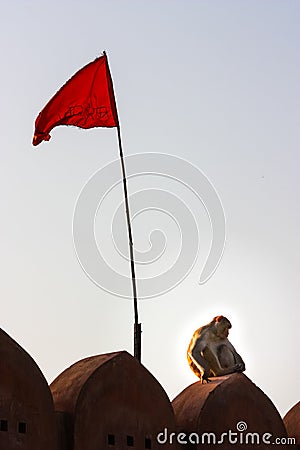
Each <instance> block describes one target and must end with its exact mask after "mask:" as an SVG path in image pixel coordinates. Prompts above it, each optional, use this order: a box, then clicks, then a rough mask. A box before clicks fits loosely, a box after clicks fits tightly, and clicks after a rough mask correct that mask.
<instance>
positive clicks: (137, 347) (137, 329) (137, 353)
mask: <svg viewBox="0 0 300 450" xmlns="http://www.w3.org/2000/svg"><path fill="white" fill-rule="evenodd" d="M117 131H118V143H119V151H120V159H121V167H122V176H123V188H124V197H125V210H126V219H127V229H128V240H129V255H130V267H131V280H132V293H133V306H134V357H135V358H137V360H138V361H139V362H141V347H142V327H141V324H140V323H139V316H138V301H137V287H136V278H135V264H134V249H133V239H132V230H131V221H130V211H129V201H128V190H127V179H126V171H125V162H124V157H123V149H122V139H121V130H120V125H118V126H117Z"/></svg>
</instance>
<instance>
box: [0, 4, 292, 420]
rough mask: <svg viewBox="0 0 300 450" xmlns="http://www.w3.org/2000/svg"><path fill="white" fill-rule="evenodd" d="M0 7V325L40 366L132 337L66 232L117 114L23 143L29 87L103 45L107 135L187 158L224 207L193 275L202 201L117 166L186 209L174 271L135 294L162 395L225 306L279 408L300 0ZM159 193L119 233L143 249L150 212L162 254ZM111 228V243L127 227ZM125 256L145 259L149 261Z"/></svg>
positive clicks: (287, 354)
mask: <svg viewBox="0 0 300 450" xmlns="http://www.w3.org/2000/svg"><path fill="white" fill-rule="evenodd" d="M0 18H1V19H0V20H1V27H0V33H1V43H2V52H1V54H2V70H1V75H0V77H1V86H2V101H1V107H0V108H1V109H0V114H1V116H0V120H1V128H2V133H1V167H2V173H1V178H0V183H1V192H2V220H1V248H2V258H1V272H2V283H1V296H0V298H1V323H0V326H1V327H2V328H3V329H4V330H5V331H6V332H7V333H9V334H10V335H11V336H12V337H13V338H14V339H15V340H17V342H18V343H19V344H20V345H21V346H23V347H24V348H25V349H26V350H27V351H28V352H29V353H30V355H31V356H32V357H33V358H34V359H35V361H36V362H37V364H38V365H39V367H40V368H41V370H42V372H43V373H44V375H45V377H46V378H47V380H48V382H49V383H50V382H51V381H52V380H53V379H54V378H55V377H56V376H57V375H58V374H59V373H60V372H61V371H62V370H64V369H65V368H66V367H68V366H69V365H70V364H72V363H73V362H75V361H77V360H79V359H81V358H84V357H86V356H89V355H93V354H99V353H106V352H111V351H117V350H123V349H125V350H127V351H129V352H132V346H133V343H132V328H133V310H132V303H131V302H130V300H128V299H123V298H120V297H118V296H116V295H113V294H109V293H107V292H105V291H103V290H102V289H100V288H99V287H98V286H97V285H96V284H95V283H93V282H92V281H91V280H90V279H89V278H88V277H87V275H86V274H85V272H84V271H83V270H82V268H81V266H80V264H79V262H78V259H77V257H76V252H75V249H74V245H73V236H72V220H73V212H74V208H75V204H76V200H77V198H78V196H79V194H80V192H81V190H82V188H83V187H84V185H85V183H86V182H87V181H88V180H89V179H90V177H91V176H92V175H93V174H94V173H95V172H96V171H97V170H99V169H101V168H103V167H104V166H106V165H107V164H109V163H111V162H112V161H114V160H116V159H117V158H118V147H117V138H116V132H115V130H114V129H110V130H106V129H94V130H85V131H84V130H80V129H76V128H70V127H69V128H67V127H58V128H56V129H54V130H53V131H52V133H51V135H52V139H51V141H50V142H48V143H42V144H41V145H40V146H39V147H37V148H33V147H32V145H31V140H32V135H33V129H34V120H35V118H36V116H37V115H38V113H39V111H40V110H41V109H42V108H43V107H44V105H45V104H46V102H47V101H48V100H49V99H50V97H52V95H53V94H54V93H55V92H56V91H57V90H58V89H59V88H60V87H61V86H62V85H63V84H64V83H65V81H66V80H67V79H68V78H70V77H71V75H73V74H74V73H75V72H76V71H77V70H78V69H79V68H81V67H82V66H83V65H85V64H87V63H88V62H90V61H92V60H93V59H94V58H96V57H97V56H99V55H100V54H101V52H102V50H106V52H107V54H108V57H109V63H110V69H111V74H112V78H113V80H114V88H115V95H116V100H117V104H118V111H119V118H120V122H121V128H122V135H123V145H124V153H125V154H126V155H134V154H139V155H140V154H143V153H148V152H155V153H165V154H168V155H172V156H176V157H179V158H182V159H184V160H185V161H187V162H189V163H191V164H193V165H194V166H196V167H198V169H199V170H200V171H201V172H202V173H203V174H204V175H205V176H206V177H207V178H208V180H209V181H210V183H211V184H212V185H213V186H214V188H215V190H216V191H217V193H218V196H219V198H220V200H221V202H222V205H223V208H224V212H225V216H226V236H227V238H226V245H225V250H224V255H223V258H222V260H221V263H220V265H219V267H218V268H217V270H216V272H215V273H214V274H213V276H212V277H211V278H210V280H209V281H208V282H207V283H205V284H203V285H199V283H198V280H199V276H200V272H201V269H202V268H203V265H204V263H205V259H206V257H207V252H208V250H209V245H210V241H211V230H210V227H209V221H208V218H207V216H206V214H205V210H204V208H203V206H201V204H199V202H198V203H197V201H195V199H194V198H191V195H190V193H189V194H187V198H185V193H184V192H183V190H181V188H180V189H178V188H177V187H175V186H173V184H172V182H173V181H174V180H169V179H167V178H163V177H161V178H160V179H158V180H157V179H156V180H154V178H155V176H154V175H153V176H152V179H150V180H149V179H148V178H147V177H146V176H145V177H138V180H131V182H130V183H129V192H130V193H131V194H132V193H133V192H134V190H135V189H137V190H144V189H146V188H149V186H151V183H152V182H154V184H155V186H156V188H158V189H162V190H167V191H168V192H173V193H174V195H177V197H179V198H180V199H181V201H182V202H183V203H184V204H187V205H189V206H188V208H189V209H191V210H193V209H195V211H193V213H194V215H195V219H196V221H197V226H198V229H199V232H200V241H199V242H200V248H199V255H198V258H197V260H196V262H195V264H194V266H193V267H192V268H191V271H190V273H189V274H188V275H187V277H186V278H185V279H184V280H183V281H182V282H181V283H179V284H178V285H177V286H176V287H174V289H172V290H170V291H169V292H167V293H165V294H162V295H159V296H158V297H156V298H154V299H146V300H142V301H141V302H140V308H139V312H140V319H141V322H142V328H143V335H142V339H143V348H142V360H143V363H144V365H145V366H146V367H147V368H148V369H149V370H150V371H151V372H152V373H153V375H154V376H155V377H156V378H157V379H158V380H159V381H160V383H161V384H162V385H163V387H164V389H165V390H166V392H167V394H168V395H169V397H170V399H171V400H172V399H173V398H174V397H175V396H176V395H177V394H178V393H179V392H181V391H182V390H183V389H184V388H185V387H187V386H188V385H189V384H191V383H192V382H194V381H197V379H196V378H195V377H194V375H193V373H192V372H191V371H190V369H189V367H188V365H187V363H186V357H185V352H186V348H187V345H188V343H189V340H190V337H191V335H192V333H193V331H194V330H195V329H196V328H198V327H199V326H201V325H204V324H206V323H207V322H209V321H210V320H211V319H212V318H213V317H214V316H215V315H218V314H223V315H226V316H227V317H228V318H229V319H230V320H231V321H232V325H233V328H232V330H231V332H230V339H231V341H232V343H233V345H234V346H235V348H236V349H237V351H238V352H239V353H240V354H241V355H242V357H243V359H244V360H245V363H246V372H245V373H246V375H247V376H248V377H249V378H250V379H251V380H252V381H253V382H254V383H255V384H256V385H257V386H259V387H260V388H261V389H262V390H263V391H264V392H265V393H266V394H267V395H268V396H269V397H270V398H271V400H272V401H273V402H274V404H275V405H276V407H277V408H278V410H279V411H280V413H281V414H282V415H284V414H285V413H286V412H287V411H288V410H289V409H290V408H291V407H292V406H293V405H294V404H295V403H297V402H298V401H299V384H298V383H297V381H298V380H299V378H300V373H299V372H300V368H299V357H298V343H299V319H298V317H299V289H300V281H299V263H300V261H299V260H300V257H299V255H300V238H299V222H300V207H299V190H300V189H299V187H300V185H299V174H298V172H299V159H300V158H299V143H300V142H299V117H300V102H299V97H300V96H299V78H300V61H299V54H300V27H299V19H300V3H299V2H297V1H292V0H281V1H278V0H264V1H261V0H251V1H242V0H235V1H233V0H226V1H224V0H222V1H221V0H220V1H211V0H208V1H201V0H199V1H192V0H189V1H176V0H175V1H167V0H166V1H162V0H161V1H133V0H130V1H129V0H122V1H121V0H120V1H110V2H108V1H102V0H97V1H91V0H87V1H85V2H81V1H77V0H72V2H71V1H66V0H60V1H57V0H52V1H51V2H49V1H21V0H19V1H10V2H4V1H1V4H0ZM145 161H146V159H145ZM141 171H147V167H145V168H144V167H141ZM183 175H184V174H183ZM150 178H151V177H150ZM113 201H114V202H115V203H114V204H113ZM121 201H122V192H121V190H119V191H117V192H116V193H115V195H114V196H113V199H112V201H109V202H108V203H109V207H108V211H107V213H106V214H103V213H102V214H99V216H98V217H97V221H96V222H97V224H98V232H99V235H100V237H99V239H100V241H101V236H102V231H103V230H104V229H105V227H106V229H107V230H110V227H111V223H112V217H111V215H110V214H114V211H115V210H116V209H117V208H118V207H119V205H120V202H121ZM189 202H190V203H189ZM112 205H113V206H112ZM206 206H207V207H208V209H209V205H206ZM164 208H165V211H160V212H161V214H159V212H157V211H156V212H155V211H152V212H151V211H150V213H149V211H148V213H147V217H146V218H145V220H144V222H143V214H142V213H141V214H140V215H139V217H138V218H137V220H136V222H135V225H134V233H135V242H136V245H137V248H139V249H140V250H142V251H146V250H147V249H149V248H148V245H149V244H148V234H149V232H150V231H151V227H152V224H153V229H160V228H161V229H163V228H164V225H166V226H167V228H168V227H169V231H170V236H169V237H168V236H167V244H166V248H167V250H169V252H170V253H169V254H168V258H172V257H176V254H177V253H178V252H177V250H178V249H177V246H178V243H179V242H180V239H179V238H178V236H177V235H176V232H177V231H178V230H177V231H176V229H175V228H176V227H175V228H174V229H173V228H172V226H173V225H172V224H171V222H170V224H169V225H168V224H167V223H166V221H167V219H168V217H169V216H168V214H167V213H168V204H165V206H164ZM164 212H166V214H164ZM149 214H150V215H149ZM166 217H167V219H166ZM168 220H169V219H168ZM179 228H180V225H179ZM118 231H119V234H118V236H119V238H121V240H122V239H123V244H124V245H125V248H126V243H127V240H126V239H127V236H126V230H125V229H124V230H122V228H120V229H119V230H118ZM103 233H104V231H103ZM166 235H167V232H166ZM103 236H104V234H103ZM107 236H108V237H109V236H110V235H109V233H108V235H107ZM188 238H189V236H188ZM172 239H173V241H172ZM108 240H109V239H108ZM108 240H107V241H108ZM100 244H101V243H100ZM100 244H99V245H100ZM106 244H107V245H108V242H106V243H105V245H106ZM193 244H194V243H192V246H193ZM195 245H196V244H195ZM104 247H105V246H104ZM113 249H114V247H113V246H112V251H113ZM176 249H177V250H176ZM176 252H177V253H176ZM108 253H109V254H110V251H108ZM110 256H112V255H110ZM170 261H171V259H170V260H169V259H167V261H164V262H163V263H162V266H161V268H160V266H159V262H158V263H157V264H158V265H157V266H156V269H155V270H156V271H159V270H163V268H164V267H165V266H164V264H166V263H167V264H172V263H171V262H170ZM112 263H113V262H112ZM115 263H116V264H117V266H118V264H119V263H118V261H117V259H116V260H115ZM121 266H122V268H121V269H120V270H122V271H125V272H126V270H127V269H126V266H125V265H124V264H123V263H120V264H119V268H120V267H121ZM139 270H140V273H142V271H143V270H144V271H145V270H146V271H147V270H148V271H149V272H148V273H149V274H151V273H152V272H151V270H152V268H151V265H149V267H148V266H146V269H145V266H141V267H138V268H137V272H138V273H139ZM153 273H154V272H153ZM127 275H129V266H128V274H127Z"/></svg>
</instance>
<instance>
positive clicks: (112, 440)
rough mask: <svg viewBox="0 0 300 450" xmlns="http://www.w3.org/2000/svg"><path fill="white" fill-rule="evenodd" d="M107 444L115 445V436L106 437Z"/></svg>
mask: <svg viewBox="0 0 300 450" xmlns="http://www.w3.org/2000/svg"><path fill="white" fill-rule="evenodd" d="M107 443H108V445H115V435H114V434H108V435H107Z"/></svg>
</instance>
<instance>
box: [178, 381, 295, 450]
mask: <svg viewBox="0 0 300 450" xmlns="http://www.w3.org/2000/svg"><path fill="white" fill-rule="evenodd" d="M172 404H173V408H174V412H175V418H176V422H177V430H178V431H179V432H185V433H186V434H189V433H191V432H194V433H197V435H199V436H200V437H201V438H200V444H199V445H196V446H195V445H194V446H192V445H182V448H184V449H185V450H188V449H192V448H193V449H196V448H197V449H198V448H199V449H200V448H205V445H204V446H203V445H201V442H202V441H201V439H202V438H203V439H205V441H204V442H205V443H206V444H207V443H208V439H210V443H211V444H213V442H214V438H213V436H212V435H211V436H210V437H209V436H208V435H205V436H203V437H202V435H203V433H214V435H215V436H216V442H215V445H209V448H219V449H220V448H222V449H224V450H227V449H232V448H243V449H245V448H252V447H251V445H249V444H248V445H245V442H246V435H247V433H258V435H259V438H257V436H253V437H252V436H251V435H248V437H247V439H248V442H249V443H250V442H251V439H255V441H254V442H255V443H256V442H257V439H259V445H253V448H257V449H267V448H270V446H271V445H270V444H264V443H263V441H262V437H263V435H264V434H265V433H270V434H271V435H272V437H269V438H268V437H266V436H265V438H267V439H269V440H270V441H271V442H273V440H274V439H275V438H277V437H278V438H286V436H287V435H286V430H285V427H284V424H283V421H282V420H281V417H280V415H279V413H278V411H277V410H276V408H275V406H274V405H273V403H272V402H271V400H270V399H269V398H268V397H267V396H266V395H265V394H264V393H263V392H262V391H261V390H260V389H259V388H258V387H257V386H255V385H254V384H253V383H252V382H251V381H250V380H249V378H247V377H246V376H245V375H244V374H241V373H234V374H231V375H226V376H222V377H216V378H213V379H212V381H211V382H210V383H208V384H201V383H200V382H196V383H194V384H192V385H190V386H189V387H188V388H186V389H185V390H184V391H183V392H181V393H180V394H179V395H178V396H177V397H176V398H175V399H174V400H173V403H172ZM242 422H243V423H245V424H246V425H244V426H246V427H247V429H246V430H244V431H243V430H242V428H243V424H242ZM238 424H240V425H238ZM237 427H239V428H240V429H238V428H237ZM229 430H231V442H232V443H230V441H229ZM222 433H228V434H227V435H226V436H225V435H223V438H222ZM233 433H236V434H233ZM235 439H237V443H235V445H234V446H233V440H235ZM220 440H222V444H221V443H219V444H217V442H218V441H220ZM193 441H194V439H193ZM241 441H242V442H241ZM276 448H278V449H279V448H286V447H284V446H282V445H276Z"/></svg>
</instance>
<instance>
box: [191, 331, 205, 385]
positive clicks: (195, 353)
mask: <svg viewBox="0 0 300 450" xmlns="http://www.w3.org/2000/svg"><path fill="white" fill-rule="evenodd" d="M205 347H206V339H205V337H204V336H199V337H198V338H197V337H196V338H195V339H194V341H193V342H192V344H191V346H190V348H189V350H188V354H189V357H190V358H191V359H192V361H193V363H194V364H195V365H196V366H197V367H198V369H199V371H200V372H201V374H202V382H203V380H205V381H208V377H209V376H210V366H209V364H208V362H207V361H206V360H205V359H204V358H203V356H202V352H203V351H204V349H205Z"/></svg>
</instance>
